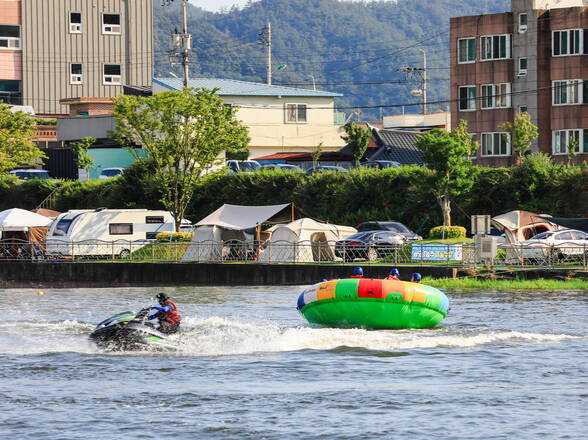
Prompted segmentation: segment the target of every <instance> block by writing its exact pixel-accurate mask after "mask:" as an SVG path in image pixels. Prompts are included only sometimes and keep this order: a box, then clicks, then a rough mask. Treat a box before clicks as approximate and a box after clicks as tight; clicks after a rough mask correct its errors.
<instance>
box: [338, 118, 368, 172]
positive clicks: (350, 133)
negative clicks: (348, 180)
mask: <svg viewBox="0 0 588 440" xmlns="http://www.w3.org/2000/svg"><path fill="white" fill-rule="evenodd" d="M344 128H345V133H346V136H341V139H343V140H344V141H345V142H347V146H348V147H349V149H350V150H351V153H352V154H353V160H354V161H355V166H356V167H358V166H359V161H360V160H361V158H362V157H363V155H364V153H365V150H366V149H367V146H368V142H369V141H370V138H371V137H372V134H371V133H370V131H369V130H367V129H365V128H363V127H360V126H359V125H357V124H356V123H355V122H353V121H349V122H348V123H347V124H345V127H344Z"/></svg>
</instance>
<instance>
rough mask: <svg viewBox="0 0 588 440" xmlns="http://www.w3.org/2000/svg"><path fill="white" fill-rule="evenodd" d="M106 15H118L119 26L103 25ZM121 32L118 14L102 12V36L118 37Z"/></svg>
mask: <svg viewBox="0 0 588 440" xmlns="http://www.w3.org/2000/svg"><path fill="white" fill-rule="evenodd" d="M107 15H118V23H119V24H106V23H104V17H106V16H107ZM121 30H122V24H121V15H120V13H118V12H112V13H111V12H108V13H107V12H104V13H103V14H102V35H120V34H121Z"/></svg>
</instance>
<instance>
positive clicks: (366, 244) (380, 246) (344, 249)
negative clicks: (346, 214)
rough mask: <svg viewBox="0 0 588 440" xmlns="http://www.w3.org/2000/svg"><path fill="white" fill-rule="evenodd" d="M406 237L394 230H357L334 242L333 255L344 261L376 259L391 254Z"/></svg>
mask: <svg viewBox="0 0 588 440" xmlns="http://www.w3.org/2000/svg"><path fill="white" fill-rule="evenodd" d="M405 242H406V239H405V238H404V237H403V236H402V235H399V234H396V233H395V232H390V231H370V232H358V233H357V234H353V235H351V236H350V237H347V238H346V239H345V240H340V241H338V242H337V243H335V255H336V256H337V257H340V258H343V260H345V261H353V260H357V259H364V260H370V261H373V260H377V259H378V258H382V257H386V256H388V255H392V254H393V253H394V252H395V251H396V250H397V249H398V248H399V247H400V246H402V245H403V244H404V243H405Z"/></svg>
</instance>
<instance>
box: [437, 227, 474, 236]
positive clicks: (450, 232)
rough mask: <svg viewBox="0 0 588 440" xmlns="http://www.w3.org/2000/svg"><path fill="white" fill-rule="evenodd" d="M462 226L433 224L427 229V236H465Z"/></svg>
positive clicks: (464, 229)
mask: <svg viewBox="0 0 588 440" xmlns="http://www.w3.org/2000/svg"><path fill="white" fill-rule="evenodd" d="M465 236H466V228H464V227H463V226H435V227H434V228H432V229H431V230H430V231H429V238H465Z"/></svg>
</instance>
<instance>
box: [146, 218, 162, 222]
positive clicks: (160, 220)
mask: <svg viewBox="0 0 588 440" xmlns="http://www.w3.org/2000/svg"><path fill="white" fill-rule="evenodd" d="M145 223H163V217H145Z"/></svg>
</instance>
